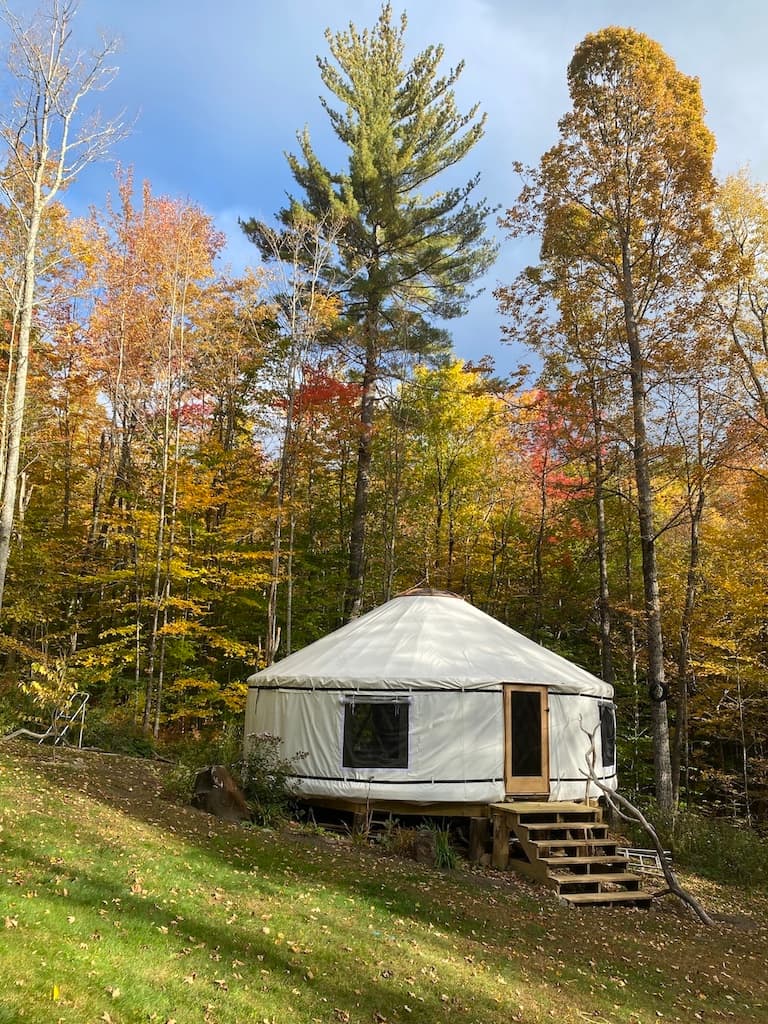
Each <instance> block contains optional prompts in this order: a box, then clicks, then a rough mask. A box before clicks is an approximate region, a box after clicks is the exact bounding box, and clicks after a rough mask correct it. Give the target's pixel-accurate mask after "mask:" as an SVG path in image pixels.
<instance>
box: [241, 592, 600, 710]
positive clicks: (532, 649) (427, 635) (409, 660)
mask: <svg viewBox="0 0 768 1024" xmlns="http://www.w3.org/2000/svg"><path fill="white" fill-rule="evenodd" d="M248 682H249V684H251V685H254V686H291V687H308V688H312V689H330V688H340V689H348V688H349V689H356V688H360V689H383V690H402V689H479V688H481V687H488V686H494V685H499V684H501V683H523V684H525V683H530V684H533V685H545V686H547V687H548V688H549V689H550V690H555V691H561V692H563V693H583V694H588V695H592V696H596V697H611V696H612V694H613V689H612V687H611V686H609V685H608V684H607V683H604V682H602V680H600V679H598V678H597V676H593V675H592V674H591V673H590V672H586V671H585V670H584V669H582V668H579V667H578V665H574V664H573V663H572V662H570V661H568V660H567V659H566V658H562V657H561V656H560V655H559V654H555V653H554V652H553V651H550V650H547V648H546V647H542V646H541V645H540V644H537V643H534V641H533V640H529V639H528V637H525V636H523V635H522V633H518V632H516V631H515V630H514V629H510V627H509V626H505V625H504V624H503V623H501V622H499V621H498V620H497V619H494V618H492V617H491V616H490V615H486V613H485V612H482V611H480V609H479V608H475V607H474V606H473V605H471V604H469V602H467V601H464V600H462V599H461V598H457V597H455V596H453V595H449V594H439V593H438V594H436V593H423V592H413V593H411V594H404V595H402V596H400V597H395V598H393V599H392V600H391V601H388V602H387V603H386V604H383V605H380V606H379V607H378V608H374V609H373V611H370V612H368V613H367V614H366V615H362V616H360V618H358V619H354V620H353V621H352V622H348V623H347V624H346V625H345V626H342V627H341V629H337V630H335V631H334V632H333V633H329V634H328V635H327V636H324V637H323V638H322V639H320V640H317V641H315V643H312V644H309V645H308V646H307V647H304V648H303V649H302V650H300V651H297V652H296V653H295V654H290V655H289V656H288V657H287V658H283V660H282V661H278V662H276V663H275V664H274V665H271V666H270V667H269V668H266V669H264V670H263V671H261V672H257V673H256V674H255V675H253V676H251V677H250V679H249V680H248Z"/></svg>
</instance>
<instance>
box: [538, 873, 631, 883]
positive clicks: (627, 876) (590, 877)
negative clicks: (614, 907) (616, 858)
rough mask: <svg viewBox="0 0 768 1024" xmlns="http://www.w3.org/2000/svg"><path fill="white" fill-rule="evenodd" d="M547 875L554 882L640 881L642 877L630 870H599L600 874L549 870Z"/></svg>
mask: <svg viewBox="0 0 768 1024" xmlns="http://www.w3.org/2000/svg"><path fill="white" fill-rule="evenodd" d="M549 877H550V878H551V879H553V881H555V882H560V883H562V882H567V883H569V884H570V883H571V882H600V883H604V882H619V883H621V882H642V881H644V879H643V878H642V876H641V875H636V874H635V873H634V872H632V871H614V872H610V871H608V872H601V873H600V874H597V873H595V874H584V875H573V874H571V875H568V874H564V873H561V872H553V871H550V873H549Z"/></svg>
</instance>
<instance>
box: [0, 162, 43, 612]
mask: <svg viewBox="0 0 768 1024" xmlns="http://www.w3.org/2000/svg"><path fill="white" fill-rule="evenodd" d="M40 174H42V171H41V172H40ZM41 217H42V200H41V197H40V182H39V181H38V180H37V178H36V180H35V185H34V198H33V202H32V216H31V219H30V223H29V229H28V233H27V239H26V254H25V259H24V287H23V292H22V302H21V322H20V326H19V345H18V351H17V354H16V372H15V374H14V382H13V403H12V406H11V421H10V424H9V428H8V447H7V451H6V459H5V472H4V478H3V492H2V507H1V508H0V611H2V607H3V599H4V597H5V578H6V575H7V573H8V559H9V557H10V554H11V537H12V535H13V518H14V512H15V510H16V491H17V488H18V477H19V459H20V456H21V442H22V436H23V430H24V408H25V405H26V399H27V377H28V375H29V351H30V344H31V339H32V314H33V311H34V308H35V270H36V267H35V256H36V252H37V238H38V234H39V232H40V220H41Z"/></svg>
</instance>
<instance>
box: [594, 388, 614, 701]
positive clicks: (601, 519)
mask: <svg viewBox="0 0 768 1024" xmlns="http://www.w3.org/2000/svg"><path fill="white" fill-rule="evenodd" d="M590 402H591V406H592V429H593V431H594V436H595V513H596V519H597V560H598V566H599V571H600V596H599V600H598V610H599V616H600V667H601V671H602V675H603V679H604V680H605V682H606V683H609V684H610V685H611V686H613V657H612V654H611V604H610V592H609V588H608V531H607V529H606V524H605V468H604V466H603V450H602V448H603V423H602V418H601V413H600V405H599V402H598V398H597V385H596V382H595V380H594V377H593V378H592V379H591V380H590Z"/></svg>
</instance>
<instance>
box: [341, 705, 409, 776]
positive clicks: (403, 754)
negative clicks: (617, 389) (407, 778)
mask: <svg viewBox="0 0 768 1024" xmlns="http://www.w3.org/2000/svg"><path fill="white" fill-rule="evenodd" d="M409 703H410V701H409V700H407V699H406V700H403V699H399V700H397V699H396V700H392V699H382V698H378V699H377V698H375V697H368V698H367V697H366V696H365V695H363V696H358V695H355V696H354V697H347V698H345V700H344V743H343V760H342V764H343V765H344V767H345V768H407V767H408V717H409V711H410V708H409Z"/></svg>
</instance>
